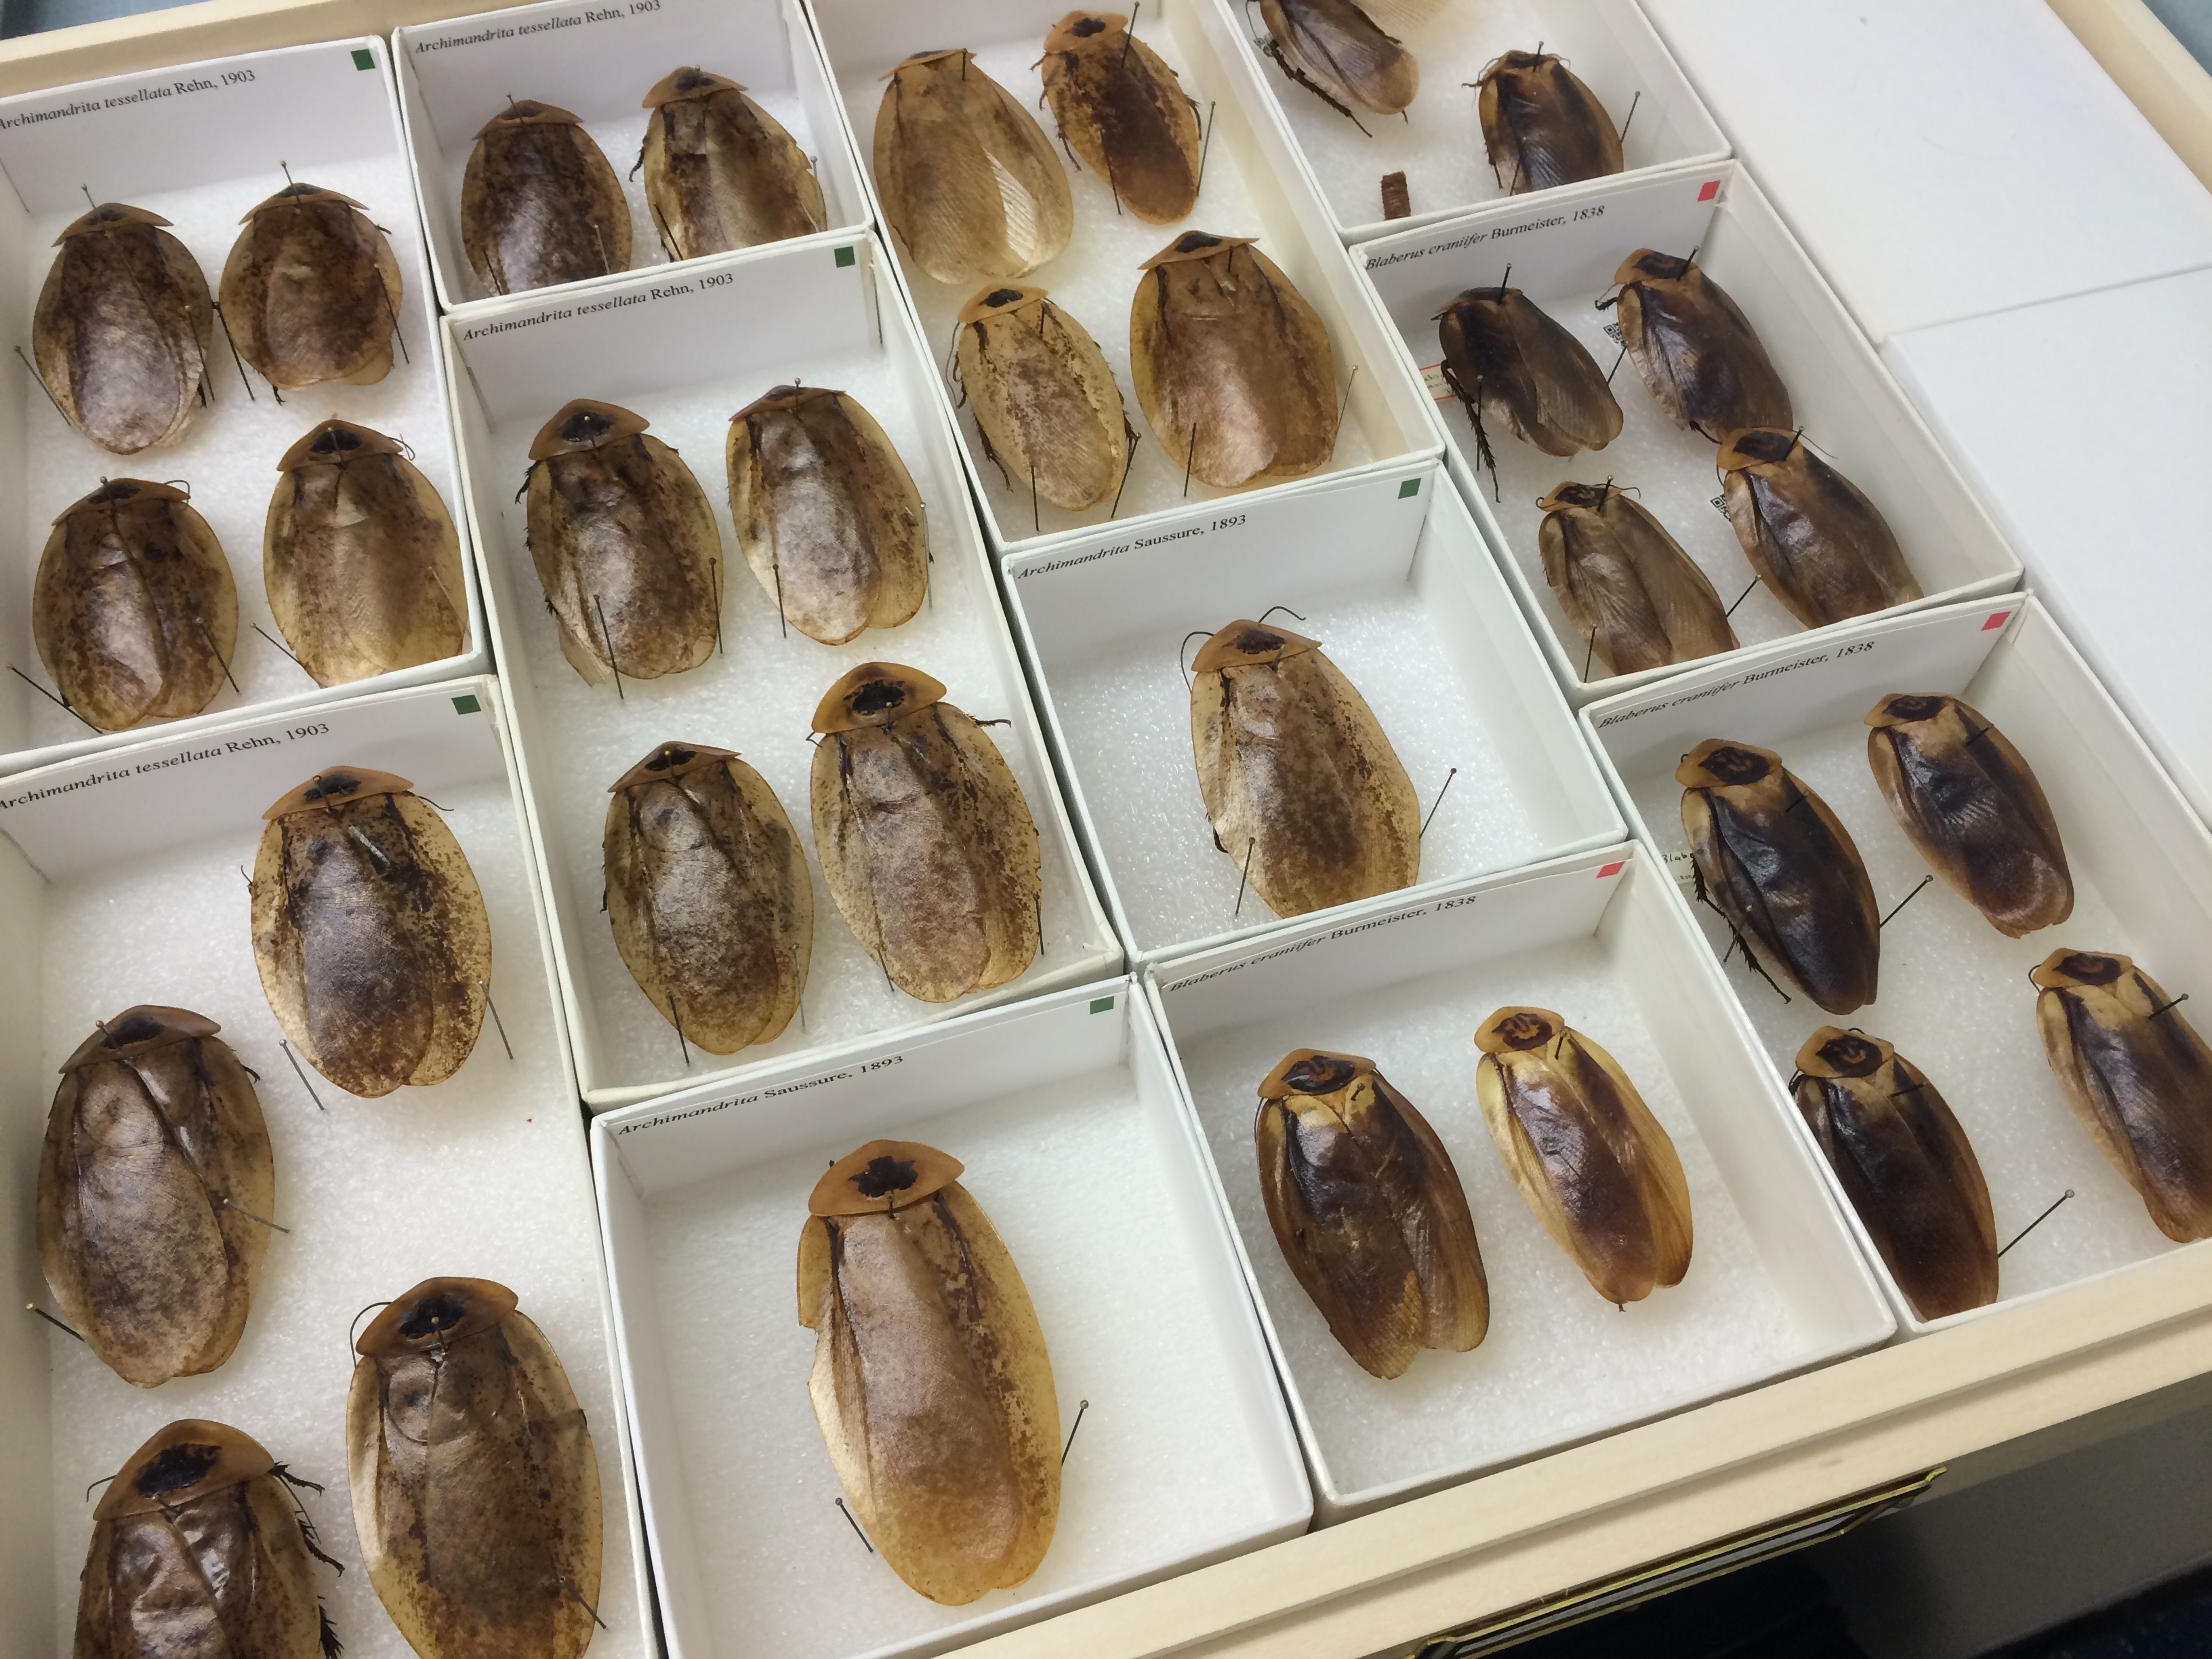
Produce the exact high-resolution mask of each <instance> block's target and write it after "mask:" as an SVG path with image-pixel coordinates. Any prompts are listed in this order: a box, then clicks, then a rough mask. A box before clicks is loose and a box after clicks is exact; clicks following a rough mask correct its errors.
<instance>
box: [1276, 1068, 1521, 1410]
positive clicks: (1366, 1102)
mask: <svg viewBox="0 0 2212 1659" xmlns="http://www.w3.org/2000/svg"><path fill="white" fill-rule="evenodd" d="M1252 1139H1253V1142H1254V1144H1255V1146H1256V1148H1257V1149H1258V1152H1259V1154H1260V1196H1261V1198H1262V1199H1263V1200H1265V1201H1266V1203H1267V1223H1268V1225H1270V1226H1272V1227H1273V1229H1274V1230H1275V1243H1277V1244H1279V1246H1281V1247H1282V1251H1283V1261H1284V1262H1285V1264H1286V1265H1287V1266H1288V1267H1290V1270H1291V1276H1292V1277H1293V1278H1295V1279H1297V1281H1298V1284H1299V1286H1300V1287H1301V1288H1302V1289H1304V1291H1305V1293H1306V1294H1307V1295H1308V1296H1309V1297H1312V1298H1313V1304H1314V1306H1315V1307H1316V1308H1318V1309H1319V1310H1321V1316H1322V1318H1323V1319H1325V1320H1327V1321H1328V1328H1329V1334H1331V1335H1333V1336H1334V1337H1335V1338H1336V1340H1338V1341H1339V1342H1340V1343H1341V1344H1342V1345H1343V1346H1344V1351H1345V1352H1346V1353H1348V1354H1350V1355H1351V1356H1352V1358H1354V1359H1355V1360H1357V1361H1358V1362H1359V1365H1360V1368H1361V1369H1362V1370H1365V1371H1367V1372H1368V1373H1369V1374H1370V1376H1381V1377H1392V1376H1401V1375H1403V1374H1404V1372H1405V1370H1406V1368H1407V1366H1408V1365H1410V1364H1413V1361H1414V1359H1415V1358H1416V1357H1418V1356H1419V1353H1420V1351H1421V1350H1422V1349H1424V1348H1441V1349H1445V1350H1448V1351H1449V1352H1454V1353H1465V1352H1467V1351H1468V1349H1470V1348H1473V1347H1475V1346H1478V1345H1479V1344H1480V1342H1481V1341H1482V1339H1483V1337H1484V1335H1485V1334H1487V1332H1488V1331H1489V1329H1490V1281H1489V1279H1486V1277H1485V1276H1484V1274H1483V1271H1482V1250H1481V1248H1480V1245H1479V1244H1478V1243H1476V1240H1475V1237H1474V1217H1473V1216H1471V1215H1470V1214H1468V1207H1467V1194H1466V1192H1465V1191H1464V1190H1463V1189H1462V1188H1461V1186H1460V1182H1459V1174H1458V1171H1456V1170H1454V1169H1453V1168H1452V1161H1451V1154H1450V1153H1449V1152H1446V1151H1445V1150H1444V1145H1443V1142H1442V1141H1441V1140H1438V1139H1437V1134H1436V1131H1435V1130H1433V1129H1431V1127H1429V1124H1428V1120H1427V1119H1426V1118H1425V1117H1423V1116H1422V1115H1420V1113H1419V1111H1418V1110H1416V1109H1414V1106H1413V1102H1412V1101H1410V1100H1408V1099H1407V1098H1406V1097H1405V1096H1403V1095H1401V1094H1400V1093H1399V1092H1398V1091H1396V1090H1395V1089H1394V1088H1392V1087H1391V1086H1390V1085H1389V1083H1388V1082H1387V1081H1385V1080H1384V1079H1383V1074H1382V1073H1380V1072H1378V1071H1376V1069H1375V1062H1374V1061H1373V1060H1367V1059H1364V1058H1363V1057H1361V1056H1360V1055H1358V1054H1331V1053H1329V1052H1328V1050H1326V1049H1322V1048H1294V1049H1292V1050H1291V1052H1290V1053H1289V1054H1285V1055H1284V1056H1283V1059H1282V1063H1281V1064H1279V1066H1276V1067H1275V1069H1274V1070H1273V1071H1272V1072H1270V1073H1267V1077H1266V1078H1265V1079H1263V1080H1262V1081H1261V1085H1260V1114H1259V1115H1258V1116H1257V1117H1256V1118H1255V1119H1254V1120H1253V1123H1252Z"/></svg>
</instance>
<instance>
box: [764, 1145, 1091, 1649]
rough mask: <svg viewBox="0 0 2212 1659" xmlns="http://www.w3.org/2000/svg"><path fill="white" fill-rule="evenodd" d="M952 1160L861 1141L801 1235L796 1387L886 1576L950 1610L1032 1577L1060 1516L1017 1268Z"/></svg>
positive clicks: (1049, 1433)
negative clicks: (805, 1367)
mask: <svg viewBox="0 0 2212 1659" xmlns="http://www.w3.org/2000/svg"><path fill="white" fill-rule="evenodd" d="M961 1173H962V1170H961V1165H960V1162H959V1160H958V1159H957V1158H953V1157H951V1156H950V1155H949V1154H947V1153H945V1152H939V1151H938V1150H937V1149H936V1148H935V1147H933V1146H922V1145H921V1143H919V1142H917V1141H911V1140H872V1141H870V1142H868V1143H867V1145H866V1146H862V1147H860V1148H859V1149H858V1150H856V1151H854V1152H848V1153H847V1154H846V1155H845V1156H844V1157H843V1158H839V1159H838V1160H837V1161H836V1163H835V1164H831V1165H830V1166H829V1170H828V1172H827V1173H826V1174H824V1175H823V1177H822V1179H821V1180H820V1181H819V1182H817V1183H816V1184H815V1188H814V1191H813V1193H812V1194H811V1196H810V1197H809V1198H808V1199H807V1201H806V1210H807V1216H806V1224H805V1231H802V1232H801V1233H800V1234H799V1323H800V1324H802V1325H804V1326H806V1327H807V1328H810V1329H811V1330H812V1331H813V1332H814V1371H813V1375H812V1376H811V1377H810V1378H809V1379H808V1383H807V1390H808V1393H809V1394H810V1395H811V1396H812V1398H813V1401H814V1419H815V1421H816V1422H817V1424H819V1425H821V1429H822V1443H823V1446H824V1447H825V1448H826V1449H828V1451H829V1463H830V1467H831V1468H833V1469H835V1470H836V1474H837V1483H838V1485H840V1486H842V1487H843V1488H844V1489H845V1496H846V1498H848V1499H849V1500H850V1502H851V1504H852V1505H853V1510H854V1514H855V1515H856V1516H858V1517H859V1519H860V1525H861V1526H862V1528H865V1529H866V1534H867V1536H868V1538H869V1539H870V1541H872V1542H873V1544H874V1546H875V1547H876V1549H877V1550H878V1552H879V1553H881V1554H882V1556H883V1558H884V1562H885V1563H886V1564H887V1565H889V1566H890V1569H891V1571H894V1572H896V1574H898V1576H899V1577H901V1578H902V1579H904V1580H905V1581H906V1582H907V1583H908V1585H909V1586H911V1587H912V1588H913V1589H916V1590H919V1591H920V1592H921V1594H922V1595H926V1596H927V1597H928V1598H929V1599H930V1600H931V1601H939V1602H942V1603H944V1604H945V1605H946V1606H948V1607H959V1606H962V1605H963V1604H965V1603H967V1602H969V1601H974V1600H975V1598H976V1597H978V1596H979V1595H983V1594H984V1593H985V1592H987V1591H989V1590H994V1589H1012V1587H1013V1586H1015V1585H1016V1584H1018V1583H1022V1582H1024V1580H1025V1579H1027V1578H1028V1577H1029V1576H1030V1574H1031V1573H1033V1572H1035V1571H1036V1569H1037V1564H1038V1563H1039V1562H1040V1561H1042V1560H1043V1559H1044V1553H1045V1551H1046V1550H1047V1549H1048V1547H1050V1546H1051V1544H1052V1534H1053V1528H1054V1524H1055V1523H1056V1522H1058V1520H1059V1518H1060V1401H1059V1396H1058V1395H1056V1394H1055V1393H1054V1389H1053V1382H1052V1360H1051V1357H1050V1356H1049V1355H1048V1354H1047V1352H1045V1345H1044V1333H1043V1332H1042V1330H1041V1329H1039V1328H1038V1326H1037V1317H1036V1309H1035V1308H1034V1307H1032V1306H1031V1305H1030V1296H1029V1291H1028V1290H1027V1289H1026V1288H1025V1287H1024V1285H1023V1284H1022V1276H1021V1273H1020V1272H1019V1271H1018V1269H1017V1268H1016V1267H1015V1266H1014V1259H1013V1257H1012V1255H1009V1254H1008V1253H1007V1250H1006V1243H1005V1242H1004V1241H1003V1240H1001V1239H1000V1237H999V1231H998V1229H997V1228H995V1227H994V1226H993V1225H991V1218H990V1217H989V1216H988V1215H987V1214H986V1213H985V1212H984V1210H983V1206H981V1205H980V1204H978V1203H977V1202H976V1201H975V1199H974V1198H973V1197H971V1196H970V1195H969V1192H968V1189H967V1188H964V1187H963V1186H962V1185H961V1184H960V1182H959V1176H960V1175H961Z"/></svg>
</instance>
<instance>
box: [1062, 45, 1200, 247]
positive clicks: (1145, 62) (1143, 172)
mask: <svg viewBox="0 0 2212 1659" xmlns="http://www.w3.org/2000/svg"><path fill="white" fill-rule="evenodd" d="M1042 67H1043V71H1044V95H1045V96H1046V97H1047V98H1048V99H1049V100H1051V102H1052V114H1053V119H1054V120H1055V121H1057V122H1058V123H1059V124H1060V137H1062V138H1064V139H1065V140H1066V142H1067V145H1068V148H1069V149H1073V151H1074V152H1075V154H1076V155H1079V156H1080V157H1081V158H1082V160H1083V161H1084V162H1085V165H1087V166H1088V167H1090V168H1091V171H1092V172H1093V173H1097V174H1098V175H1099V176H1100V177H1101V178H1103V179H1105V180H1106V183H1107V185H1108V187H1109V189H1111V190H1112V191H1113V192H1114V199H1115V202H1116V203H1118V204H1121V206H1124V207H1126V208H1127V209H1128V210H1129V211H1130V212H1132V213H1133V214H1135V215H1136V216H1137V217H1139V219H1142V220H1143V221H1145V222H1146V223H1147V224H1153V225H1171V224H1173V223H1174V222H1176V220H1178V219H1182V218H1187V217H1188V216H1189V214H1190V210H1191V209H1193V208H1194V207H1195V206H1197V205H1198V177H1199V167H1200V161H1201V160H1202V159H1203V157H1202V155H1201V151H1200V143H1199V137H1200V135H1199V131H1198V106H1197V105H1195V104H1194V103H1193V102H1192V101H1191V100H1190V98H1189V95H1188V94H1186V93H1185V92H1184V91H1183V89H1182V82H1181V81H1180V80H1178V79H1177V78H1176V72H1175V70H1173V69H1171V68H1170V67H1169V65H1168V63H1167V61H1166V60H1165V59H1164V58H1162V57H1161V56H1160V55H1159V53H1158V52H1154V51H1153V50H1152V47H1150V46H1147V45H1146V44H1145V42H1143V41H1142V40H1139V39H1137V37H1136V36H1135V35H1134V34H1133V33H1130V31H1129V20H1128V19H1127V17H1126V16H1124V15H1122V14H1121V13H1120V12H1118V11H1072V12H1070V13H1068V14H1067V15H1066V16H1065V17H1063V18H1061V19H1060V21H1059V22H1058V23H1056V24H1054V26H1053V30H1052V33H1049V34H1048V35H1046V36H1045V38H1044V63H1043V66H1042Z"/></svg>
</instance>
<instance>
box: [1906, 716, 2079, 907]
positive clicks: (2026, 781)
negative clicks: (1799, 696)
mask: <svg viewBox="0 0 2212 1659" xmlns="http://www.w3.org/2000/svg"><path fill="white" fill-rule="evenodd" d="M1866 723H1867V724H1868V725H1869V726H1872V727H1873V728H1874V729H1873V730H1872V731H1870V732H1868V733H1867V764H1868V765H1869V766H1870V767H1872V768H1873V769H1874V781H1875V783H1877V784H1878V785H1880V786H1881V797H1882V799H1884V800H1886V801H1887V802H1888V803H1889V810H1890V811H1891V812H1892V813H1893V814H1895V816H1896V818H1897V827H1898V828H1899V829H1902V830H1904V831H1905V839H1907V840H1908V841H1910V842H1911V843H1912V844H1913V845H1914V846H1915V847H1917V848H1919V849H1920V856H1921V857H1922V858H1923V859H1925V860H1928V867H1929V869H1930V870H1933V871H1934V872H1936V874H1937V875H1939V876H1941V877H1942V878H1943V879H1944V881H1945V882H1946V883H1948V884H1949V885H1950V887H1951V889H1952V890H1953V891H1954V892H1955V893H1957V894H1958V895H1959V896H1960V897H1961V898H1963V899H1965V900H1966V902H1968V903H1969V904H1972V906H1973V907H1974V908H1976V909H1977V910H1979V911H1980V912H1981V913H1982V915H1984V917H1986V918H1987V919H1988V921H1989V923H1990V927H1994V928H1996V930H1997V931H1998V932H1999V933H2002V934H2004V935H2005V936H2006V937H2007V938H2008V939H2018V938H2019V937H2020V936H2021V934H2023V933H2033V932H2034V931H2035V930H2036V929H2037V928H2039V927H2051V926H2052V925H2054V924H2055V923H2057V922H2062V921H2065V920H2066V918H2067V917H2069V916H2070V915H2073V914H2074V878H2073V876H2072V874H2071V873H2070V872H2069V871H2068V869H2067V867H2066V848H2065V847H2064V846H2063V844H2062V843H2061V842H2060V841H2059V839H2058V821H2057V819H2056V818H2054V817H2051V803H2050V802H2049V801H2047V800H2045V799H2044V798H2043V786H2042V785H2041V784H2039V783H2038V782H2037V781H2035V774H2034V772H2033V770H2032V769H2030V768H2029V766H2028V763H2027V761H2026V760H2025V759H2023V758H2022V757H2021V752H2020V750H2017V749H2015V748H2014V747H2013V746H2012V743H2011V740H2010V739H2009V738H2007V737H2006V736H2005V734H2004V733H2003V732H2000V731H1998V730H1997V729H1996V726H1992V725H1990V722H1989V718H1988V717H1987V716H1986V715H1984V714H1982V713H1981V712H1980V711H1979V710H1978V709H1976V708H1972V707H1971V706H1969V705H1968V704H1966V703H1963V702H1960V701H1959V700H1958V699H1957V698H1956V697H1948V696H1943V695H1942V693H1940V692H1918V691H1905V692H1897V693H1894V694H1893V695H1891V696H1886V697H1884V698H1883V699H1882V700H1881V702H1878V703H1876V704H1875V706H1874V708H1872V709H1871V710H1870V711H1869V713H1868V714H1867V717H1866Z"/></svg>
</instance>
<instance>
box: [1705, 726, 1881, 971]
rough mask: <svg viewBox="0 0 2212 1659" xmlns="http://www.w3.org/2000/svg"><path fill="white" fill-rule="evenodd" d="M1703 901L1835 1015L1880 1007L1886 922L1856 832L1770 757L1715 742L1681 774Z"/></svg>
mask: <svg viewBox="0 0 2212 1659" xmlns="http://www.w3.org/2000/svg"><path fill="white" fill-rule="evenodd" d="M1674 781H1675V782H1677V783H1679V784H1680V785H1681V786H1682V834H1683V836H1685V837H1686V839H1687V840H1688V842H1689V843H1690V856H1691V858H1692V860H1694V862H1695V866H1696V871H1697V883H1698V896H1699V898H1701V899H1705V900H1708V901H1709V902H1711V903H1712V904H1713V905H1714V907H1715V908H1717V909H1718V910H1719V911H1720V913H1721V915H1723V917H1725V918H1726V919H1727V921H1728V924H1729V927H1731V928H1733V929H1734V930H1735V935H1736V937H1737V939H1740V940H1741V941H1742V943H1743V946H1744V949H1745V950H1747V951H1749V952H1750V953H1751V954H1752V956H1753V957H1754V958H1756V960H1757V962H1758V963H1759V965H1760V966H1761V967H1762V968H1764V969H1765V970H1766V971H1767V972H1768V973H1770V974H1779V975H1782V976H1783V977H1784V978H1785V979H1787V980H1789V981H1790V982H1791V983H1792V984H1794V985H1796V986H1797V987H1798V988H1799V989H1801V990H1802V991H1803V992H1804V993H1805V994H1806V995H1807V996H1808V997H1810V998H1812V999H1813V1000H1814V1002H1815V1003H1817V1004H1819V1005H1820V1006H1821V1007H1823V1008H1825V1009H1826V1010H1827V1011H1828V1012H1830V1013H1832V1014H1848V1013H1850V1012H1851V1010H1853V1009H1854V1008H1857V1007H1858V1006H1861V1005H1862V1004H1863V1003H1869V1002H1872V1001H1873V1000H1874V999H1875V981H1876V979H1877V977H1878V975H1879V972H1880V969H1881V915H1880V914H1879V913H1878V912H1877V911H1876V910H1875V902H1874V884H1872V883H1871V882H1869V880H1868V879H1867V872H1866V866H1865V865H1864V864H1863V863H1861V862H1860V861H1859V849H1858V848H1857V846H1856V845H1854V844H1853V842H1852V841H1851V837H1850V831H1848V830H1847V829H1844V826H1843V823H1842V822H1841V820H1839V819H1838V817H1836V815H1835V814H1834V813H1833V812H1832V811H1829V810H1828V803H1827V802H1826V801H1824V800H1822V799H1820V796H1818V795H1816V794H1814V793H1813V792H1812V791H1811V790H1810V789H1808V788H1807V787H1805V785H1804V784H1803V783H1802V781H1799V779H1798V778H1797V776H1796V774H1794V773H1792V772H1790V770H1788V769H1786V768H1785V767H1784V765H1783V764H1782V757H1781V756H1779V755H1778V754H1776V753H1775V752H1774V751H1773V750H1771V749H1760V748H1759V747H1757V746H1755V745H1754V744H1747V743H1730V742H1729V741H1728V740H1727V739H1726V738H1706V739H1705V741H1704V742H1703V743H1701V744H1699V745H1698V746H1697V747H1696V748H1695V749H1692V750H1691V751H1690V752H1689V753H1688V754H1686V755H1685V756H1683V757H1682V763H1681V765H1680V766H1679V767H1677V768H1675V769H1674Z"/></svg>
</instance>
